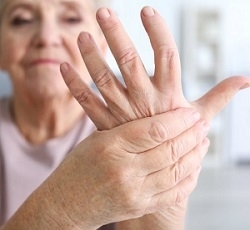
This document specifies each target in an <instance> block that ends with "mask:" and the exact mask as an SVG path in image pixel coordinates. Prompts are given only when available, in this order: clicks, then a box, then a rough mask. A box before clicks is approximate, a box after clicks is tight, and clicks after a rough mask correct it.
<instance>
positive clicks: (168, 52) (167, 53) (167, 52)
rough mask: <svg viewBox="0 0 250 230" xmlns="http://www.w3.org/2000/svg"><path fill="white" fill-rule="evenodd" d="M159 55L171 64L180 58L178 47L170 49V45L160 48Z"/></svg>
mask: <svg viewBox="0 0 250 230" xmlns="http://www.w3.org/2000/svg"><path fill="white" fill-rule="evenodd" d="M158 55H159V56H160V57H161V58H162V59H167V60H168V61H169V62H170V61H171V60H172V59H173V58H175V57H177V56H178V49H177V48H176V47H171V48H169V47H168V45H166V44H165V45H162V46H160V47H159V48H158Z"/></svg>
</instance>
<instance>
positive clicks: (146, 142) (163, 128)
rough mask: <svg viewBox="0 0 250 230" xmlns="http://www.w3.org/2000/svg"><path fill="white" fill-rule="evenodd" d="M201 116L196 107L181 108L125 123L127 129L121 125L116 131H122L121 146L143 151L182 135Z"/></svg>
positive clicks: (125, 148)
mask: <svg viewBox="0 0 250 230" xmlns="http://www.w3.org/2000/svg"><path fill="white" fill-rule="evenodd" d="M199 118H200V115H199V114H198V113H197V112H196V111H195V110H194V109H192V108H180V109H177V110H173V111H170V112H167V113H164V114H160V115H155V116H153V117H150V118H144V119H141V120H137V121H132V122H129V123H127V124H125V125H127V126H128V127H127V128H126V129H125V128H124V126H120V127H117V129H115V130H114V131H115V132H119V133H120V132H121V133H122V135H121V133H120V135H119V140H117V143H119V144H120V148H123V149H124V150H125V151H127V152H130V153H141V152H144V151H146V150H149V149H152V148H155V147H156V146H158V145H160V144H162V143H164V142H166V141H167V140H170V139H172V138H174V137H176V136H178V135H180V134H181V133H182V132H183V130H186V129H189V128H190V127H192V126H193V125H194V124H195V123H196V122H197V121H198V120H199ZM135 122H136V125H135ZM114 136H116V135H114ZM121 136H122V137H123V138H121Z"/></svg>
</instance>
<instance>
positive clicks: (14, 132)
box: [0, 98, 109, 229]
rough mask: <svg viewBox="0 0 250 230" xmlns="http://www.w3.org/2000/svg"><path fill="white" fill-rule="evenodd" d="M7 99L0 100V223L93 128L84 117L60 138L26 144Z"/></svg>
mask: <svg viewBox="0 0 250 230" xmlns="http://www.w3.org/2000/svg"><path fill="white" fill-rule="evenodd" d="M9 101H10V100H9V99H7V98H5V99H0V186H1V187H0V226H1V225H2V224H3V223H4V222H6V221H7V220H8V219H9V218H10V217H11V215H12V214H13V213H14V212H15V211H16V210H17V209H18V207H19V206H20V205H21V204H22V203H23V202H24V201H25V199H26V198H27V197H28V196H29V195H30V194H31V193H32V192H33V191H34V190H35V189H36V188H37V187H38V186H39V185H40V184H41V183H42V182H43V181H44V180H45V179H46V178H47V177H48V176H49V175H50V174H51V173H52V172H53V171H54V169H55V168H56V167H57V166H58V165H59V164H60V162H61V161H62V160H63V159H64V157H65V155H66V154H67V153H68V152H69V151H70V150H71V149H72V148H73V147H74V146H75V145H76V144H78V143H79V142H80V141H82V140H83V139H84V138H86V137H87V136H89V135H90V134H91V133H92V132H93V131H94V130H95V126H94V124H93V123H92V122H91V120H90V119H89V118H88V117H85V118H84V119H83V120H81V121H80V122H78V124H76V125H75V127H73V128H72V130H70V131H69V132H68V133H67V134H65V135H64V136H62V137H60V138H55V139H51V140H50V141H48V142H46V143H45V144H42V145H33V144H30V143H29V142H27V141H26V139H24V137H23V136H22V134H21V133H20V132H19V130H18V128H17V127H16V126H15V124H14V122H13V120H12V118H11V115H10V109H9V105H10V103H9ZM103 229H104V228H103ZM105 229H109V228H105Z"/></svg>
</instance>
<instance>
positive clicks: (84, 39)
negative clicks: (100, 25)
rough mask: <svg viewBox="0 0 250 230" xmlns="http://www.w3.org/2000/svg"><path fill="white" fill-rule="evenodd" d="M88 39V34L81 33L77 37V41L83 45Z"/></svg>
mask: <svg viewBox="0 0 250 230" xmlns="http://www.w3.org/2000/svg"><path fill="white" fill-rule="evenodd" d="M89 38H90V35H89V33H85V32H82V33H80V35H79V37H78V41H79V42H80V43H81V44H83V43H84V42H85V41H86V40H87V39H89Z"/></svg>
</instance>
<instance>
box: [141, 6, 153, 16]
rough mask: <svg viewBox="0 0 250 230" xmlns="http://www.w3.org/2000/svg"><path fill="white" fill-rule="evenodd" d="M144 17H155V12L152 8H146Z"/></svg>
mask: <svg viewBox="0 0 250 230" xmlns="http://www.w3.org/2000/svg"><path fill="white" fill-rule="evenodd" d="M143 15H144V16H146V17H151V16H153V15H155V11H154V9H153V8H152V7H149V6H146V7H145V8H144V9H143Z"/></svg>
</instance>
